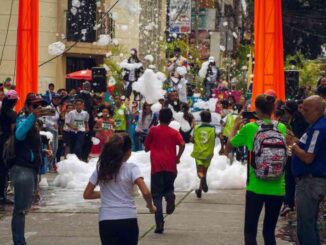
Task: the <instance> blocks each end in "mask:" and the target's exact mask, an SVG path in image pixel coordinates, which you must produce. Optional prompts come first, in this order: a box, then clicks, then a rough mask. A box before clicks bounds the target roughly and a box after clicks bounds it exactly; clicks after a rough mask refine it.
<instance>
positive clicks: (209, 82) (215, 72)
mask: <svg viewBox="0 0 326 245" xmlns="http://www.w3.org/2000/svg"><path fill="white" fill-rule="evenodd" d="M199 75H200V76H201V77H203V78H204V87H205V95H206V98H207V99H209V98H210V97H211V95H212V89H213V88H214V87H216V83H217V81H218V80H219V76H220V71H219V69H218V67H217V66H216V62H215V58H214V57H213V56H210V57H209V58H208V61H206V62H204V63H203V65H202V68H201V71H199Z"/></svg>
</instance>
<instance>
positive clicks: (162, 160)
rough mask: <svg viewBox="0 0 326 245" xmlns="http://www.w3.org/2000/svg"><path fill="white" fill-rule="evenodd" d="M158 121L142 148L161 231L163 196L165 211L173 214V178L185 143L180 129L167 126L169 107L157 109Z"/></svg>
mask: <svg viewBox="0 0 326 245" xmlns="http://www.w3.org/2000/svg"><path fill="white" fill-rule="evenodd" d="M159 120H160V125H159V126H155V127H152V128H151V129H150V131H149V134H148V136H147V138H146V140H145V151H146V152H148V151H150V153H151V154H150V157H151V192H152V196H153V201H154V204H155V206H156V208H157V211H156V213H155V222H156V229H155V233H160V234H161V233H163V231H164V218H163V208H162V199H163V197H164V198H165V200H166V213H167V214H172V213H173V212H174V209H175V194H174V180H175V178H176V177H177V164H178V163H179V162H180V158H181V155H182V153H183V151H184V149H185V142H184V141H183V139H182V136H181V134H180V133H179V131H177V130H175V129H173V128H170V127H169V124H170V122H171V120H172V111H171V109H170V108H163V109H162V110H160V113H159ZM177 146H179V151H178V154H177Z"/></svg>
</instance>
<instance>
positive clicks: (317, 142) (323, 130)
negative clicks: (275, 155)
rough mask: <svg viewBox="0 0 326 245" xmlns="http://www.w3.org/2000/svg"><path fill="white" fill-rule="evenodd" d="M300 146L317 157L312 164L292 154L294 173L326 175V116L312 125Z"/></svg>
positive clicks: (301, 140) (301, 139)
mask: <svg viewBox="0 0 326 245" xmlns="http://www.w3.org/2000/svg"><path fill="white" fill-rule="evenodd" d="M299 146H300V148H301V149H303V150H304V151H305V152H308V153H312V154H314V155H315V158H314V160H313V162H312V163H311V164H305V163H304V162H303V161H302V160H300V158H299V157H297V156H295V155H294V154H293V156H292V172H293V175H294V176H296V177H298V176H305V175H309V174H311V175H314V176H317V177H326V118H324V117H322V118H320V119H319V120H318V121H317V122H315V123H314V124H313V125H311V126H310V127H309V128H308V129H307V131H306V133H304V134H303V135H302V137H301V138H300V143H299Z"/></svg>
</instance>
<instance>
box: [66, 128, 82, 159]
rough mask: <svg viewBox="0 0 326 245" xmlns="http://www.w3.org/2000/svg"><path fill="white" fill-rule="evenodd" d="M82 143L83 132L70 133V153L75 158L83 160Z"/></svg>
mask: <svg viewBox="0 0 326 245" xmlns="http://www.w3.org/2000/svg"><path fill="white" fill-rule="evenodd" d="M84 142H85V132H78V133H75V132H71V133H70V143H71V145H70V151H71V153H73V154H76V156H77V157H78V158H79V159H82V158H83V152H84V149H83V147H84Z"/></svg>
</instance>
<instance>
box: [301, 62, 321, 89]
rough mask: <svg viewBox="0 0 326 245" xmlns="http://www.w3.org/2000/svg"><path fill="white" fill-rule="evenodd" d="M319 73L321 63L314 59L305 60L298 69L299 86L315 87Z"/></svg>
mask: <svg viewBox="0 0 326 245" xmlns="http://www.w3.org/2000/svg"><path fill="white" fill-rule="evenodd" d="M320 74H321V64H320V63H318V62H315V61H306V62H305V63H304V65H303V67H302V69H301V70H300V86H312V87H315V86H316V84H317V81H318V79H319V77H320Z"/></svg>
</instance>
